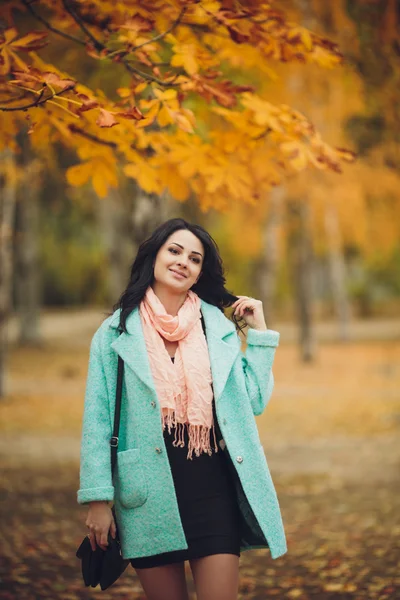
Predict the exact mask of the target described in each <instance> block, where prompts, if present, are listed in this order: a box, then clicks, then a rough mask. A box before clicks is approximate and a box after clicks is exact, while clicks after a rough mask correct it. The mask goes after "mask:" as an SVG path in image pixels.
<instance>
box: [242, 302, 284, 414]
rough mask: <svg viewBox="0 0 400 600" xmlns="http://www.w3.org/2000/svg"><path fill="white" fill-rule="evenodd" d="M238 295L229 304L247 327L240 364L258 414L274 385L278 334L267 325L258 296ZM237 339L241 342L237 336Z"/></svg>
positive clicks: (254, 411)
mask: <svg viewBox="0 0 400 600" xmlns="http://www.w3.org/2000/svg"><path fill="white" fill-rule="evenodd" d="M238 298H239V300H237V301H236V302H234V304H232V308H233V309H234V314H235V315H236V316H238V317H242V318H243V319H244V321H245V322H246V323H247V325H248V327H249V329H248V333H247V349H246V353H245V354H244V355H243V353H242V368H243V371H244V375H245V380H246V389H247V393H248V395H249V398H250V402H251V406H252V409H253V413H254V414H255V415H256V416H258V415H261V413H262V412H263V411H264V409H265V407H266V406H267V404H268V401H269V399H270V397H271V394H272V390H273V387H274V376H273V373H272V364H273V362H274V357H275V351H276V347H277V346H278V345H279V337H280V334H279V333H278V332H277V331H273V330H272V329H268V328H267V324H266V322H265V318H264V310H263V305H262V302H261V300H256V299H255V298H249V297H248V296H238ZM238 340H239V343H240V338H239V336H238Z"/></svg>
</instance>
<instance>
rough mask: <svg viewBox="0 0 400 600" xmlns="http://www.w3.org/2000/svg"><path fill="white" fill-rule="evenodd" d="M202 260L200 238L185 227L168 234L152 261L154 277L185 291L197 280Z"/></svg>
mask: <svg viewBox="0 0 400 600" xmlns="http://www.w3.org/2000/svg"><path fill="white" fill-rule="evenodd" d="M203 260H204V248H203V244H202V243H201V242H200V240H199V239H198V238H197V237H196V236H195V235H193V233H191V231H188V230H187V229H179V230H178V231H175V232H174V233H173V234H171V235H170V236H169V238H168V239H167V241H166V242H165V244H164V245H163V246H161V248H160V249H159V251H158V253H157V256H156V260H155V263H154V279H155V280H156V281H157V282H158V283H159V284H162V285H165V286H167V287H169V288H172V289H173V290H175V291H177V292H186V291H187V290H189V289H190V288H191V287H192V286H193V285H194V284H195V283H196V282H197V280H198V278H199V276H200V273H201V269H202V265H203Z"/></svg>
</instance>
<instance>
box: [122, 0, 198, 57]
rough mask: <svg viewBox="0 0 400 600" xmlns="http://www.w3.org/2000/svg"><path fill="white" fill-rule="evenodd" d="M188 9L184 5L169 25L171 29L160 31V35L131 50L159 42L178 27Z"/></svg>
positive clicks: (134, 50)
mask: <svg viewBox="0 0 400 600" xmlns="http://www.w3.org/2000/svg"><path fill="white" fill-rule="evenodd" d="M186 11H187V6H184V7H183V8H182V10H181V12H180V13H179V15H178V17H177V18H176V19H175V21H174V22H173V23H172V25H171V26H170V27H169V29H167V31H164V32H163V33H160V34H159V35H156V36H155V37H153V38H152V39H151V40H147V41H146V42H142V43H141V44H139V45H138V46H134V48H132V50H131V52H136V50H139V48H143V46H147V44H152V43H153V42H158V40H161V39H162V38H163V37H165V36H166V35H168V34H169V33H171V31H172V30H173V29H175V27H177V26H178V25H179V23H180V22H181V20H182V19H183V16H184V14H185V12H186Z"/></svg>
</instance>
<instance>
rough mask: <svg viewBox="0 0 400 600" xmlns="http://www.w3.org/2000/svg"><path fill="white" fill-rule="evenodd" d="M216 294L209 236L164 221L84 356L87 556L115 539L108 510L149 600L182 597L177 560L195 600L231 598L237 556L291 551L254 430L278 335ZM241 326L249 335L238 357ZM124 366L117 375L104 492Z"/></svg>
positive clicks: (243, 305) (238, 301) (218, 274)
mask: <svg viewBox="0 0 400 600" xmlns="http://www.w3.org/2000/svg"><path fill="white" fill-rule="evenodd" d="M224 284H225V278H224V275H223V267H222V261H221V258H220V256H219V253H218V248H217V246H216V244H215V242H214V240H213V239H212V238H211V236H210V235H209V234H208V233H207V232H206V231H205V230H204V229H203V228H202V227H200V226H198V225H191V224H189V223H187V222H186V221H184V220H183V219H171V220H169V221H167V222H166V223H164V224H163V225H161V226H160V227H158V228H157V229H156V230H155V231H154V233H153V234H152V235H151V237H150V238H149V239H147V240H146V241H145V242H143V243H142V244H141V246H140V248H139V250H138V254H137V257H136V259H135V261H134V263H133V266H132V270H131V277H130V281H129V283H128V286H127V288H126V290H125V292H124V293H123V294H122V296H121V299H120V301H119V303H118V304H117V307H118V308H117V309H116V310H115V312H114V313H113V314H112V315H111V316H110V317H109V318H107V319H106V320H105V321H104V322H103V323H102V325H101V326H100V327H99V329H98V330H97V331H96V333H95V335H94V337H93V340H92V344H91V351H90V361H89V372H88V379H87V388H86V395H85V409H84V420H83V436H82V449H81V472H80V477H81V479H80V484H81V485H80V490H79V491H78V502H79V503H80V504H87V503H88V504H89V505H90V506H89V511H88V516H87V520H86V525H87V527H88V528H89V530H90V533H89V537H90V541H91V545H92V548H93V549H95V547H96V543H97V544H98V545H99V546H101V547H102V548H103V549H105V548H106V546H107V534H108V532H109V531H110V533H111V535H112V536H115V531H116V525H115V523H114V520H113V516H112V512H111V508H110V506H109V503H110V502H114V504H115V511H116V517H117V523H118V529H119V535H120V539H121V546H122V553H123V556H124V558H129V559H130V560H131V564H132V566H133V567H134V568H135V570H136V572H137V575H138V577H139V579H140V582H141V584H142V586H143V589H144V591H145V594H146V596H147V598H149V600H187V599H188V594H187V589H186V580H185V571H184V561H185V560H189V561H190V567H191V570H192V573H193V579H194V582H195V586H196V593H197V597H198V599H199V600H214V599H215V600H233V599H235V598H237V593H238V579H239V557H240V552H241V550H247V549H251V548H269V550H270V552H271V556H272V558H277V557H278V556H281V555H282V554H284V553H285V552H286V541H285V534H284V529H283V525H282V520H281V514H280V509H279V504H278V500H277V497H276V493H275V489H274V485H273V483H272V480H271V476H270V473H269V469H268V465H267V462H266V458H265V455H264V451H263V448H262V446H261V444H260V440H259V436H258V431H257V427H256V423H255V419H254V415H259V414H261V413H262V412H263V410H264V408H265V406H266V404H267V402H268V400H269V398H270V396H271V393H272V389H273V385H274V380H273V375H272V370H271V369H272V363H273V359H274V354H275V350H276V347H277V345H278V343H279V333H278V332H276V331H272V330H268V329H267V325H266V323H265V320H264V314H263V309H262V303H261V301H259V300H255V299H254V298H249V297H247V296H233V295H232V294H231V293H229V292H228V291H227V290H226V289H225V287H224ZM228 306H231V307H232V309H233V320H234V322H235V324H233V323H232V322H231V321H230V320H229V319H228V318H227V317H225V315H224V313H223V308H224V307H228ZM240 319H243V322H244V325H247V326H248V327H249V330H248V334H247V344H248V345H247V350H246V354H245V355H243V354H242V352H241V349H240V346H241V344H240V338H239V336H238V335H237V328H239V329H240V327H239V325H238V320H240ZM235 325H236V327H235ZM121 331H122V333H121ZM118 355H119V356H121V357H122V358H123V360H124V364H125V371H124V385H123V390H122V408H121V424H120V436H119V445H118V460H117V468H116V473H115V474H114V478H113V480H112V478H111V468H110V447H109V439H110V437H111V435H112V423H113V415H114V407H115V390H116V378H117V362H118Z"/></svg>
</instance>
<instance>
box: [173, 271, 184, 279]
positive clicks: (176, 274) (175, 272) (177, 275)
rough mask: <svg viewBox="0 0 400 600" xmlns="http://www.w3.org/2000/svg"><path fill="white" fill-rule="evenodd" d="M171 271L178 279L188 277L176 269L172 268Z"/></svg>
mask: <svg viewBox="0 0 400 600" xmlns="http://www.w3.org/2000/svg"><path fill="white" fill-rule="evenodd" d="M170 271H171V273H172V274H173V275H175V277H178V279H186V275H183V274H182V273H178V271H175V270H174V269H170Z"/></svg>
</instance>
